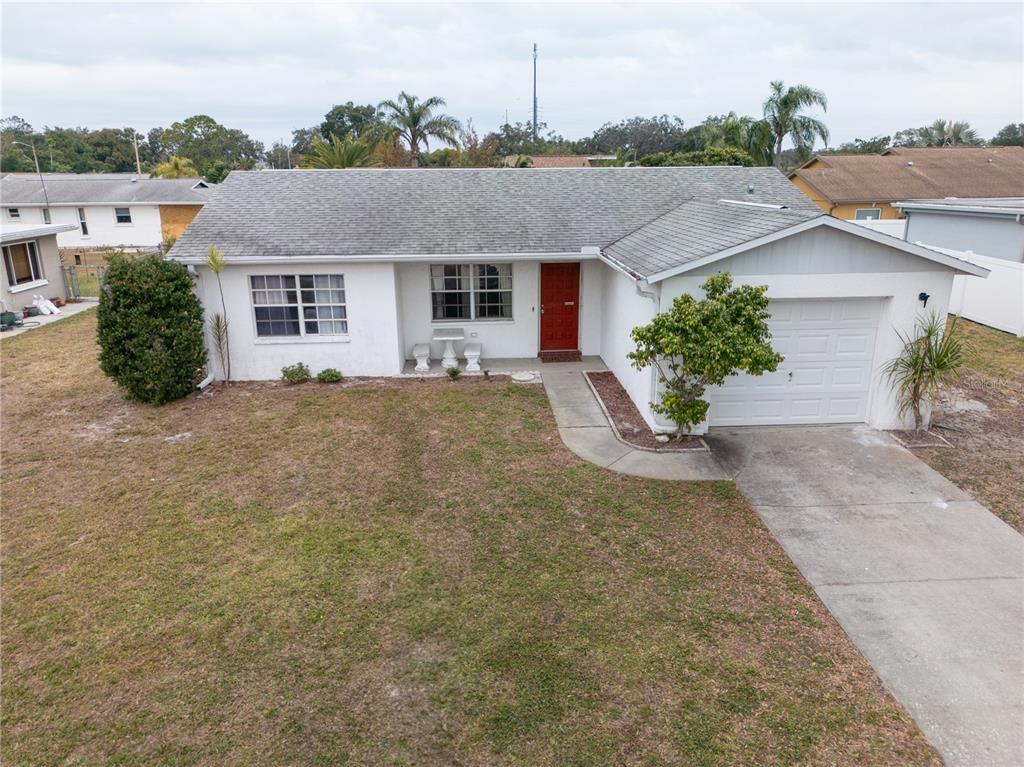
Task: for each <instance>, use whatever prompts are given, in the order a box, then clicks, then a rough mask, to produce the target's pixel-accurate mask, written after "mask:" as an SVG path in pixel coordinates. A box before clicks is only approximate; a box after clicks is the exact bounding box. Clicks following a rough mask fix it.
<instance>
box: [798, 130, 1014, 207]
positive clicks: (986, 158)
mask: <svg viewBox="0 0 1024 767" xmlns="http://www.w3.org/2000/svg"><path fill="white" fill-rule="evenodd" d="M789 179H790V181H792V182H793V184H794V185H795V186H796V187H797V188H798V189H799V190H800V191H801V192H803V193H804V194H806V195H807V196H808V197H810V198H811V200H812V201H813V202H814V204H815V205H817V206H818V207H819V208H821V209H822V210H823V211H824V212H826V213H828V214H830V215H832V216H835V217H836V218H842V219H846V220H848V221H852V220H863V219H894V218H903V214H902V213H901V212H900V211H899V210H897V209H896V208H894V207H893V205H892V203H894V202H897V201H900V200H913V199H936V198H943V197H1020V196H1024V147H1017V146H1006V147H928V148H907V147H897V148H894V149H887V150H886V151H884V152H882V154H877V155H875V154H846V155H842V154H838V155H815V156H814V157H813V158H812V159H811V160H809V161H808V162H806V163H805V164H803V165H801V166H800V167H799V168H797V169H796V170H794V171H793V172H791V173H790V174H789Z"/></svg>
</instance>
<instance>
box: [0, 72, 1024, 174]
mask: <svg viewBox="0 0 1024 767" xmlns="http://www.w3.org/2000/svg"><path fill="white" fill-rule="evenodd" d="M444 107H445V101H444V99H443V98H440V97H437V96H432V97H429V98H424V99H420V98H417V97H416V96H415V95H412V94H408V93H406V92H404V91H403V92H402V93H400V94H399V95H398V97H397V98H395V99H389V100H385V101H382V102H380V103H379V104H356V103H354V102H352V101H348V102H346V103H344V104H338V105H335V106H333V107H332V108H331V109H330V110H328V111H327V113H326V114H325V115H324V119H323V120H322V121H321V122H320V123H319V124H318V125H313V126H309V127H305V128H298V129H296V130H294V131H292V136H291V141H290V142H288V143H284V142H281V141H277V142H274V143H273V144H272V145H271V146H270V147H269V148H267V149H265V148H264V146H263V144H262V143H261V142H260V141H257V140H255V139H253V138H252V137H250V136H249V135H247V134H246V133H245V132H244V131H242V130H239V129H236V128H228V127H226V126H224V125H221V124H220V123H218V122H217V121H216V120H214V119H213V118H212V117H210V116H208V115H193V116H191V117H188V118H186V119H184V120H182V121H180V122H175V123H173V124H172V125H171V126H170V127H167V128H153V129H152V130H150V131H148V132H147V133H145V134H143V133H141V132H139V131H137V130H135V129H134V128H130V127H128V128H102V129H98V130H90V129H88V128H60V127H46V128H43V129H42V130H36V129H35V128H34V127H33V126H32V125H31V124H29V123H28V122H27V121H25V120H24V119H22V118H20V117H16V116H15V117H9V118H5V119H3V120H2V121H0V170H3V171H32V170H34V169H35V164H34V161H33V158H32V155H31V150H30V149H28V148H26V147H25V146H23V144H34V145H35V146H36V150H37V153H38V155H39V163H40V168H41V170H43V171H44V172H47V171H58V172H72V173H103V172H134V171H136V147H137V150H138V163H139V165H140V166H141V169H142V171H143V172H149V173H153V174H154V175H160V176H164V177H190V176H196V175H202V176H203V177H205V178H206V179H207V180H209V181H211V182H214V183H216V182H219V181H221V180H222V179H223V178H224V177H225V176H226V175H227V174H228V173H229V172H230V171H231V170H234V169H242V170H247V169H251V168H256V167H273V168H292V167H314V168H345V167H409V166H410V165H412V166H426V167H490V166H499V165H504V164H505V162H506V158H508V157H513V158H522V159H520V160H519V161H518V162H516V163H515V164H516V165H518V166H520V167H522V166H526V165H528V164H529V161H528V160H527V159H526V158H527V157H528V156H530V155H559V154H575V155H591V156H592V155H604V156H606V157H608V158H610V159H608V160H606V161H605V163H606V164H609V165H624V164H627V163H637V164H640V165H725V164H731V165H772V164H774V165H776V166H778V167H780V168H791V167H794V166H796V165H798V164H800V163H802V162H804V161H805V160H807V159H808V158H809V157H810V156H811V154H812V153H813V151H814V148H815V146H816V145H818V144H819V143H820V144H822V145H824V146H825V147H826V148H825V149H819V150H818V151H821V152H831V153H844V154H848V153H878V152H881V151H882V150H884V149H885V148H887V147H890V146H907V147H942V146H979V145H983V144H989V145H992V146H1009V145H1013V146H1024V123H1010V124H1009V125H1007V126H1005V127H1004V128H1003V129H1002V130H1000V131H999V132H998V133H997V134H996V135H995V136H993V137H992V138H991V139H990V140H989V141H987V142H986V141H984V140H983V139H982V138H981V137H980V136H979V135H978V133H977V131H976V130H974V129H973V128H972V127H971V125H970V124H969V123H968V122H966V121H963V120H948V119H938V120H935V121H934V122H933V123H932V124H930V125H926V126H922V127H919V128H907V129H904V130H900V131H896V132H894V133H892V134H887V135H877V136H873V137H871V138H867V139H861V138H857V139H854V140H853V141H850V142H845V143H843V144H840V145H839V146H837V147H833V148H831V149H829V148H828V140H829V131H828V128H827V126H826V124H825V122H824V121H823V119H822V118H821V117H819V116H816V115H815V114H813V113H812V112H816V111H818V110H820V112H821V113H824V112H826V111H827V109H828V100H827V98H826V96H825V94H824V93H823V92H821V91H819V90H816V89H814V88H811V87H809V86H807V85H792V86H786V85H785V84H784V83H782V82H781V81H774V82H772V83H771V84H770V87H769V92H768V96H767V97H766V99H765V101H764V104H763V106H762V113H761V114H760V115H756V116H755V115H738V114H737V113H735V112H729V113H727V114H721V115H709V116H708V117H707V118H705V119H704V120H703V121H702V122H700V123H697V124H696V125H693V126H691V127H686V125H685V124H684V122H683V120H682V119H681V118H679V117H678V116H673V115H667V114H663V115H655V116H652V117H642V116H637V117H631V118H629V119H625V120H622V121H620V122H617V123H605V124H604V125H602V126H601V127H600V128H598V129H597V130H596V131H594V133H593V134H591V135H590V136H587V137H584V138H581V139H577V140H570V139H566V138H565V137H564V136H562V135H560V134H558V133H556V132H555V131H554V130H552V129H550V128H549V127H548V126H547V125H546V124H544V123H541V124H539V125H538V130H537V132H536V138H535V137H534V131H533V126H532V125H531V124H530V123H528V122H516V123H506V124H504V125H501V126H500V127H499V128H498V129H497V130H495V131H491V132H488V133H485V134H483V135H481V134H480V133H479V132H478V131H477V130H476V129H475V128H474V126H473V123H472V121H466V122H465V123H463V122H461V121H459V120H457V119H456V118H455V117H453V116H451V115H449V114H446V113H445V111H444ZM15 142H20V143H15ZM787 142H788V143H789V144H791V145H792V146H791V148H788V149H783V146H784V144H786V143H787Z"/></svg>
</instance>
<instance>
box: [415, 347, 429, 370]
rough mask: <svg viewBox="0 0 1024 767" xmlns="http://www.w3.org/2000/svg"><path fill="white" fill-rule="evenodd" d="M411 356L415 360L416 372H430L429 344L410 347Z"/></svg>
mask: <svg viewBox="0 0 1024 767" xmlns="http://www.w3.org/2000/svg"><path fill="white" fill-rule="evenodd" d="M412 356H413V357H415V358H416V372H417V373H429V372H430V344H416V345H415V346H413V347H412Z"/></svg>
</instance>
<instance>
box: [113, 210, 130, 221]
mask: <svg viewBox="0 0 1024 767" xmlns="http://www.w3.org/2000/svg"><path fill="white" fill-rule="evenodd" d="M114 219H115V220H116V221H117V223H119V224H130V223H131V222H132V209H131V208H114Z"/></svg>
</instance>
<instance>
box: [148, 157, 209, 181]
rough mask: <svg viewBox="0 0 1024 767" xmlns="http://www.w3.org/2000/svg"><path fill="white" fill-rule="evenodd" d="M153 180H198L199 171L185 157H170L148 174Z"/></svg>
mask: <svg viewBox="0 0 1024 767" xmlns="http://www.w3.org/2000/svg"><path fill="white" fill-rule="evenodd" d="M149 175H151V176H153V177H155V178H199V171H197V170H196V166H195V165H193V164H192V161H191V160H190V159H188V158H187V157H178V155H176V154H175V155H171V156H170V157H169V158H168V159H167V160H165V161H164V162H162V163H160V164H159V165H157V166H156V167H155V168H153V170H151V171H150V172H149Z"/></svg>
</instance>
